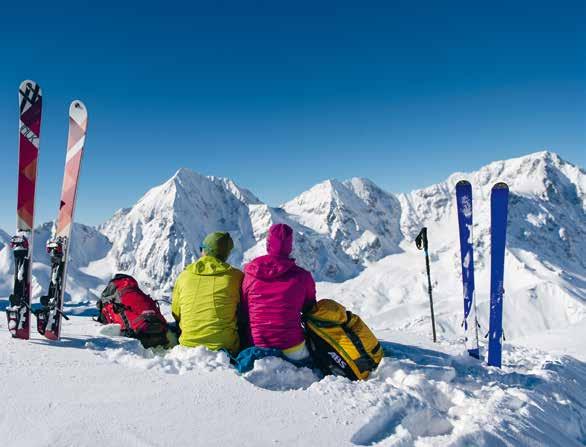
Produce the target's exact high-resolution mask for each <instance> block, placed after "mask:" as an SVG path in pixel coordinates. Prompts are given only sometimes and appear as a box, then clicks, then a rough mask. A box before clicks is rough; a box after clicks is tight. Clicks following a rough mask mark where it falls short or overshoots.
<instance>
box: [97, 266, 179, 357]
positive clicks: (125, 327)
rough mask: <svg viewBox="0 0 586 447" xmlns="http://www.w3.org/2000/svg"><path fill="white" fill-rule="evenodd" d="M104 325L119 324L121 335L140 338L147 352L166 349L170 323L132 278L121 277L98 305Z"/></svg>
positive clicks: (100, 318) (114, 281)
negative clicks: (160, 347)
mask: <svg viewBox="0 0 586 447" xmlns="http://www.w3.org/2000/svg"><path fill="white" fill-rule="evenodd" d="M96 306H97V308H98V310H99V311H100V314H99V316H98V321H99V322H100V323H102V324H119V325H120V327H121V331H120V333H121V334H122V335H125V336H126V337H132V338H137V339H138V340H140V342H141V343H142V345H143V346H144V347H145V348H149V347H152V346H158V345H166V344H167V343H168V341H167V321H166V320H165V317H163V314H161V311H160V309H159V304H158V303H157V302H156V301H155V300H153V299H152V298H151V297H150V296H148V295H147V294H146V293H144V292H143V291H142V290H140V288H139V287H138V283H137V282H136V280H135V279H134V278H133V277H132V276H129V275H124V274H121V273H118V274H116V275H115V276H114V278H112V280H111V281H110V282H109V283H108V286H107V287H106V288H105V289H104V291H103V292H102V295H101V297H100V298H99V299H98V302H97V303H96Z"/></svg>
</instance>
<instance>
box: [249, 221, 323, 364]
mask: <svg viewBox="0 0 586 447" xmlns="http://www.w3.org/2000/svg"><path fill="white" fill-rule="evenodd" d="M292 248H293V230H292V229H291V227H289V226H288V225H285V224H277V225H273V226H272V227H271V228H270V229H269V235H268V238H267V253H268V254H267V255H266V256H260V257H258V258H256V259H254V260H253V261H252V262H250V263H249V264H248V265H246V267H245V268H244V275H245V276H244V281H243V283H242V301H241V311H240V315H241V326H242V327H243V328H244V331H243V332H245V334H246V338H247V342H248V343H249V344H251V345H254V346H257V347H260V348H273V349H279V350H281V351H282V352H283V354H284V355H285V357H286V358H287V359H289V360H292V361H293V363H297V364H303V363H307V362H309V351H308V350H307V347H306V346H305V336H304V333H303V328H302V327H301V313H302V312H303V311H305V310H307V309H309V308H311V307H312V306H313V305H314V304H315V281H314V280H313V278H312V276H311V273H309V272H308V271H306V270H304V269H302V268H301V267H299V266H297V265H296V264H295V260H294V259H292V258H290V257H289V255H290V254H291V251H292Z"/></svg>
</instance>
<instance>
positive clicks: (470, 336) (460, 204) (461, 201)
mask: <svg viewBox="0 0 586 447" xmlns="http://www.w3.org/2000/svg"><path fill="white" fill-rule="evenodd" d="M456 205H457V210H458V226H459V229H460V260H461V263H462V286H463V291H464V321H463V322H462V326H463V327H464V337H465V341H466V349H467V350H468V354H469V355H470V356H472V357H474V358H477V359H480V347H479V344H478V319H477V316H476V299H475V294H474V291H475V284H474V249H473V244H474V240H473V237H472V214H473V213H472V210H473V209H472V185H470V182H468V181H466V180H461V181H459V182H458V183H457V184H456Z"/></svg>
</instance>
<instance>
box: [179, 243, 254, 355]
mask: <svg viewBox="0 0 586 447" xmlns="http://www.w3.org/2000/svg"><path fill="white" fill-rule="evenodd" d="M232 247H233V243H232V239H230V236H229V235H228V233H213V234H211V235H209V236H208V237H206V239H205V240H204V242H203V244H202V249H203V253H204V256H202V257H201V258H200V259H199V260H198V261H197V262H195V263H194V264H191V265H189V266H187V267H186V268H185V270H184V271H183V272H182V273H181V274H180V275H179V277H178V278H177V281H176V282H175V287H174V289H173V303H172V312H173V317H174V318H175V320H177V321H178V323H179V327H180V328H181V336H180V337H179V343H180V344H181V345H183V346H189V347H196V346H206V347H207V348H209V349H212V350H218V349H222V348H223V349H227V350H228V351H230V352H231V353H236V352H237V351H238V349H239V347H240V341H239V337H238V325H237V318H236V312H237V308H238V304H239V301H240V285H241V283H242V277H243V274H242V272H241V271H240V270H238V269H235V268H233V267H231V266H230V265H229V264H227V263H225V262H224V261H225V260H226V259H227V257H228V254H229V252H230V250H231V249H232Z"/></svg>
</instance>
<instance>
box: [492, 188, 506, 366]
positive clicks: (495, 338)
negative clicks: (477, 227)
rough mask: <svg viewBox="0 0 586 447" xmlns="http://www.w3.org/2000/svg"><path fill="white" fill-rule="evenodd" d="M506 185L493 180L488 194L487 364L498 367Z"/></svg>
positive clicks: (501, 313)
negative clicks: (493, 182) (489, 225)
mask: <svg viewBox="0 0 586 447" xmlns="http://www.w3.org/2000/svg"><path fill="white" fill-rule="evenodd" d="M508 204H509V187H508V186H507V184H506V183H497V184H496V185H494V186H493V187H492V192H491V196H490V222H491V229H490V246H491V249H490V250H491V251H490V328H489V332H488V364H489V365H490V366H498V367H499V368H500V366H501V357H502V340H503V296H504V293H505V290H504V275H505V246H506V239H507V208H508Z"/></svg>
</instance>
